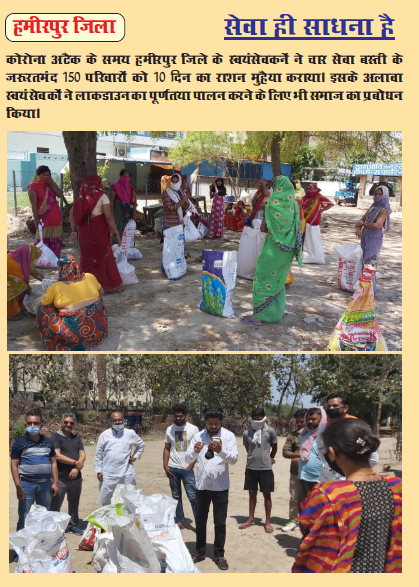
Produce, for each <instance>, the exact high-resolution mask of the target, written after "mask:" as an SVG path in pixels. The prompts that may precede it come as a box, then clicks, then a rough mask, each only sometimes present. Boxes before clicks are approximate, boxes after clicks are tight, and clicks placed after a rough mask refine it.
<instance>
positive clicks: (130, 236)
mask: <svg viewBox="0 0 419 587" xmlns="http://www.w3.org/2000/svg"><path fill="white" fill-rule="evenodd" d="M136 229H137V225H136V224H135V220H133V219H132V218H131V220H129V221H128V223H127V225H126V227H125V230H124V234H123V235H122V244H121V246H122V250H123V251H124V253H125V255H126V257H127V259H128V260H129V259H141V258H142V254H141V252H140V251H139V250H138V249H136V248H135V231H136Z"/></svg>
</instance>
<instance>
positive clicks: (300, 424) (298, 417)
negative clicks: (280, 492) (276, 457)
mask: <svg viewBox="0 0 419 587" xmlns="http://www.w3.org/2000/svg"><path fill="white" fill-rule="evenodd" d="M306 412H307V410H305V409H301V410H297V411H296V412H295V414H294V419H295V425H296V429H295V430H293V431H292V432H290V433H289V434H288V436H287V439H286V441H285V444H284V447H283V449H282V456H283V457H285V458H286V459H291V467H290V513H289V516H290V519H289V522H288V523H287V524H285V526H284V527H283V528H282V531H283V532H292V531H293V530H295V529H296V528H298V524H297V516H298V499H297V495H298V463H299V460H300V448H301V435H300V430H301V429H302V428H304V426H305V415H306Z"/></svg>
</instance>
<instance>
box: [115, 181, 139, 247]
mask: <svg viewBox="0 0 419 587" xmlns="http://www.w3.org/2000/svg"><path fill="white" fill-rule="evenodd" d="M130 178H131V174H130V172H129V171H127V170H126V169H122V171H121V172H120V174H119V180H118V181H117V182H116V183H114V184H113V185H112V187H111V212H112V214H113V215H114V218H115V224H116V227H117V229H118V234H120V235H121V236H122V235H123V234H124V230H125V227H126V225H127V224H128V221H129V220H130V219H131V218H132V217H133V216H134V212H135V210H136V208H137V197H136V195H135V188H134V186H133V185H131V184H130ZM116 242H117V240H116V236H115V235H113V236H112V244H115V243H116Z"/></svg>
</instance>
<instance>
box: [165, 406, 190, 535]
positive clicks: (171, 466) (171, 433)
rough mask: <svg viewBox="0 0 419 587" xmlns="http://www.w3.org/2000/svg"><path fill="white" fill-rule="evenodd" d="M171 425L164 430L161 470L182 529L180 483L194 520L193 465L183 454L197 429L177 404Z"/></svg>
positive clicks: (184, 409) (185, 409) (177, 520)
mask: <svg viewBox="0 0 419 587" xmlns="http://www.w3.org/2000/svg"><path fill="white" fill-rule="evenodd" d="M172 414H173V425H172V426H169V427H168V429H167V430H166V438H165V444H164V450H163V468H164V471H165V473H166V475H167V477H168V479H169V483H170V489H171V490H172V497H173V499H176V501H177V507H176V523H177V525H178V526H179V528H180V529H181V530H183V529H184V527H185V526H184V521H185V514H184V512H183V504H182V481H183V487H184V488H185V491H186V495H187V496H188V499H189V501H190V503H191V507H192V512H193V515H194V518H196V485H195V475H194V472H193V468H194V465H195V463H191V464H189V463H187V462H186V461H185V452H186V450H187V448H188V446H189V443H190V442H191V440H192V438H193V437H194V436H195V434H197V433H198V432H199V430H198V428H197V427H196V426H194V425H193V424H190V423H189V422H187V421H186V416H187V414H188V410H187V408H186V406H185V404H177V405H175V406H173V408H172Z"/></svg>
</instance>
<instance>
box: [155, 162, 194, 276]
mask: <svg viewBox="0 0 419 587" xmlns="http://www.w3.org/2000/svg"><path fill="white" fill-rule="evenodd" d="M161 201H162V204H163V239H162V240H164V231H165V230H166V229H167V228H172V227H173V226H183V217H184V214H185V212H186V210H187V209H188V208H189V198H188V194H187V193H185V192H184V191H183V190H182V178H181V176H180V174H179V173H174V174H173V175H172V177H171V178H170V187H168V188H167V189H165V190H164V192H163V193H162V196H161ZM161 270H162V272H163V273H165V271H164V267H163V261H162V263H161Z"/></svg>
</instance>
